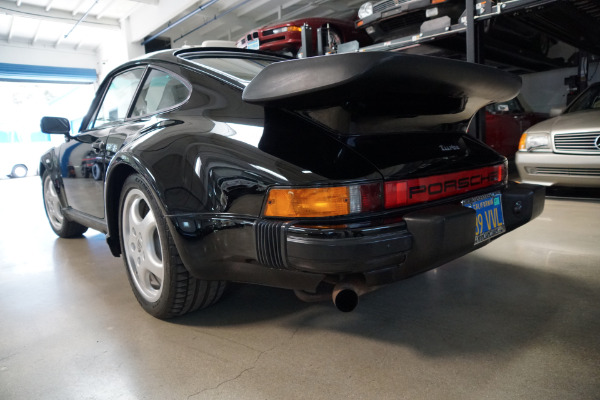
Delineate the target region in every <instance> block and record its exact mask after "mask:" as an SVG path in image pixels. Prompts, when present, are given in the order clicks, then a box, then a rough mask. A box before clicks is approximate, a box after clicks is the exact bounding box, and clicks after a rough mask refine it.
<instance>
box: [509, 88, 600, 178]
mask: <svg viewBox="0 0 600 400" xmlns="http://www.w3.org/2000/svg"><path fill="white" fill-rule="evenodd" d="M515 162H516V164H517V169H518V170H519V175H520V176H521V179H522V181H523V182H526V183H535V184H540V185H545V186H552V185H555V186H576V187H600V83H596V84H594V85H592V86H590V87H588V88H587V89H586V90H585V91H583V92H582V93H581V95H579V96H578V97H577V98H576V99H575V100H574V101H573V102H572V103H571V104H570V105H569V106H568V107H567V109H566V110H565V111H564V112H563V113H562V114H561V115H559V116H558V117H555V118H551V119H548V120H546V121H543V122H540V123H539V124H536V125H534V126H532V127H531V128H529V129H527V130H526V131H525V133H523V135H522V136H521V140H520V142H519V151H518V152H517V154H516V157H515Z"/></svg>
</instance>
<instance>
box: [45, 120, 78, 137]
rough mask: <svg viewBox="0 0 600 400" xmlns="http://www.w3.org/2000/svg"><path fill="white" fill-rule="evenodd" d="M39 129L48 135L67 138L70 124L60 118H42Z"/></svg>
mask: <svg viewBox="0 0 600 400" xmlns="http://www.w3.org/2000/svg"><path fill="white" fill-rule="evenodd" d="M40 128H41V129H42V132H44V133H49V134H60V135H66V136H69V134H70V133H71V123H70V122H69V120H68V119H66V118H61V117H43V118H42V121H41V122H40Z"/></svg>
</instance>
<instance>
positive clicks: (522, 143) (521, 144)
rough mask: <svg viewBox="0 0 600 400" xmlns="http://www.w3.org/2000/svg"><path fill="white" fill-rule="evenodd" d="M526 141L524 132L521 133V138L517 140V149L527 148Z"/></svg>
mask: <svg viewBox="0 0 600 400" xmlns="http://www.w3.org/2000/svg"><path fill="white" fill-rule="evenodd" d="M526 142H527V134H526V133H524V134H522V135H521V139H520V140H519V150H527V146H526V145H525V143H526Z"/></svg>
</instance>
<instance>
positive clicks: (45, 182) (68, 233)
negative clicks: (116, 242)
mask: <svg viewBox="0 0 600 400" xmlns="http://www.w3.org/2000/svg"><path fill="white" fill-rule="evenodd" d="M42 194H43V197H44V210H45V211H46V217H47V218H48V222H49V223H50V227H51V228H52V230H53V231H54V233H56V234H57V235H58V236H59V237H61V238H72V237H77V236H81V235H83V234H84V233H85V231H87V230H88V227H87V226H83V225H81V224H79V223H77V222H73V221H69V220H68V219H67V217H65V216H64V215H63V213H62V211H61V204H60V198H59V196H58V193H57V192H56V187H55V186H54V182H52V177H51V176H50V173H49V172H48V171H45V172H44V175H43V176H42Z"/></svg>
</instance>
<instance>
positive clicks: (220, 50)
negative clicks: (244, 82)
mask: <svg viewBox="0 0 600 400" xmlns="http://www.w3.org/2000/svg"><path fill="white" fill-rule="evenodd" d="M203 54H205V55H209V54H215V55H240V56H265V57H271V58H279V59H281V60H282V61H283V60H289V59H290V57H287V56H283V55H278V54H275V53H269V52H265V51H258V50H246V49H240V48H236V47H186V48H177V49H168V50H160V51H155V52H153V53H149V54H146V55H144V56H141V57H138V58H136V59H134V60H132V61H130V62H140V61H152V60H156V61H167V62H175V63H177V62H181V59H182V58H186V56H190V55H203Z"/></svg>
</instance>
